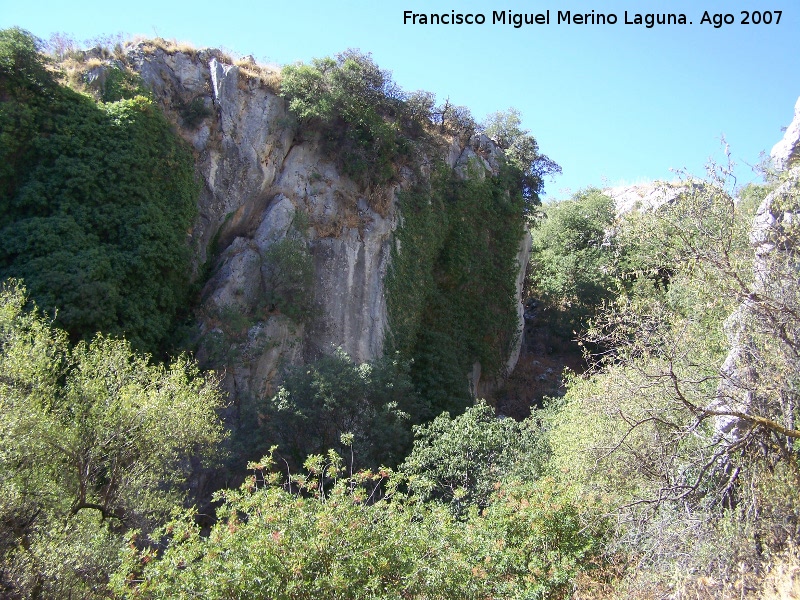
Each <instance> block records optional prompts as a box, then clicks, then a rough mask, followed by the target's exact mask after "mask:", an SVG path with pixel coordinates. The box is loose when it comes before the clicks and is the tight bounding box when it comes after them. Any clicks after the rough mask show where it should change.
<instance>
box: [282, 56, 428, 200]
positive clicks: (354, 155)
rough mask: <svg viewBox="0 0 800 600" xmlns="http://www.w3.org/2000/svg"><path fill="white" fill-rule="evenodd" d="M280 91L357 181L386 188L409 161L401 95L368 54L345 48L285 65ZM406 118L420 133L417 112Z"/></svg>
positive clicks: (346, 173)
mask: <svg viewBox="0 0 800 600" xmlns="http://www.w3.org/2000/svg"><path fill="white" fill-rule="evenodd" d="M281 93H282V94H283V95H284V96H285V97H286V98H287V99H288V101H289V110H290V111H291V112H292V113H293V114H294V115H295V116H296V117H297V119H298V120H299V121H300V123H301V124H302V125H304V126H308V127H310V128H313V129H314V130H316V131H319V132H320V135H321V138H322V141H323V143H324V145H325V148H326V150H327V152H328V154H329V155H331V156H332V157H335V159H336V160H337V162H338V165H339V168H340V169H341V170H342V172H343V173H344V174H345V175H347V176H349V177H352V178H353V179H355V180H356V181H358V182H361V183H362V184H364V185H366V186H370V185H383V184H386V183H388V182H389V181H391V180H392V179H393V178H394V177H395V174H396V168H397V166H398V164H399V163H400V162H402V161H403V160H404V159H406V158H407V157H408V153H409V149H410V148H409V140H408V139H407V137H406V136H405V135H404V134H403V132H402V131H401V127H400V123H398V119H397V116H398V114H399V112H400V111H402V106H403V102H402V99H401V92H400V90H399V89H398V88H397V87H396V86H395V84H394V83H393V82H392V79H391V75H390V74H389V73H388V72H387V71H383V70H381V69H380V68H379V67H378V66H377V65H376V64H375V63H374V62H373V60H372V58H371V57H370V55H369V54H362V53H360V52H358V51H355V50H347V51H346V52H343V53H341V54H338V55H337V56H336V58H335V59H333V58H322V59H314V60H313V61H312V63H311V64H310V65H304V64H298V65H289V66H286V67H284V68H283V71H282V73H281ZM405 115H406V120H408V121H409V122H410V124H411V129H412V130H414V131H419V127H418V126H417V125H416V124H417V123H418V122H419V119H421V118H423V117H424V115H423V114H422V113H420V111H418V110H417V111H406V112H405ZM400 121H402V119H401V120H400Z"/></svg>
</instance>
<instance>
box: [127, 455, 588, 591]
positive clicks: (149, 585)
mask: <svg viewBox="0 0 800 600" xmlns="http://www.w3.org/2000/svg"><path fill="white" fill-rule="evenodd" d="M251 466H252V467H253V468H254V469H255V471H256V475H255V476H254V477H252V478H250V479H249V480H248V481H247V482H245V484H244V485H243V486H242V488H241V489H240V490H239V491H226V492H223V493H221V494H220V495H219V496H218V498H219V499H220V500H222V501H223V502H224V504H223V505H222V506H221V508H220V509H218V511H217V517H218V521H217V523H216V525H214V526H213V527H212V528H211V531H210V532H209V534H208V535H207V536H201V530H200V528H199V527H198V526H197V525H196V524H195V523H194V521H193V514H192V513H187V514H184V515H182V516H180V517H179V518H177V519H176V520H174V521H173V522H171V523H169V524H168V525H167V526H166V527H164V528H163V529H161V530H160V531H158V532H157V533H156V535H154V536H152V538H151V541H150V544H147V545H145V544H142V543H141V542H140V541H139V540H133V542H134V543H132V544H131V545H130V548H129V550H128V551H127V552H126V555H125V557H124V562H123V564H122V566H121V568H120V569H119V570H118V571H117V573H116V574H115V576H114V584H115V591H116V592H117V593H118V594H120V595H121V596H123V597H136V598H172V597H192V596H195V595H198V594H200V595H203V597H205V598H210V599H215V598H220V599H221V598H232V597H235V598H250V599H258V598H264V599H267V598H270V599H273V598H275V599H292V600H294V599H311V598H315V599H317V598H348V599H376V600H377V599H398V600H399V599H401V598H404V599H409V598H417V599H420V600H421V599H423V598H429V599H430V598H437V599H453V600H455V599H458V600H463V599H475V600H478V599H481V598H487V597H500V598H509V599H518V600H523V599H530V598H542V599H548V598H552V599H555V598H564V597H566V596H567V594H568V593H569V592H570V591H571V589H572V581H573V580H574V578H575V576H576V575H577V574H578V573H580V572H581V571H583V570H586V569H587V568H589V566H590V564H591V562H592V560H593V559H594V558H595V557H596V556H597V547H598V540H599V539H600V538H599V537H597V534H600V533H601V529H602V526H601V525H599V524H595V525H594V526H590V524H588V523H586V522H584V521H582V520H581V519H580V517H579V516H578V514H577V511H576V507H575V505H574V504H572V503H571V501H570V499H569V495H568V494H567V493H565V490H564V489H563V488H559V487H558V486H557V485H556V484H555V483H554V482H553V481H551V480H545V481H542V483H541V484H531V485H514V486H508V487H502V488H499V489H498V490H497V494H496V497H495V499H494V501H493V503H492V504H491V505H490V506H489V508H488V509H487V510H486V511H484V513H483V514H482V515H481V514H479V513H478V512H477V511H475V510H473V511H472V512H471V513H470V516H469V519H468V520H466V521H457V520H455V519H454V518H453V516H452V515H451V514H450V513H449V511H448V510H447V508H446V507H445V506H444V505H441V504H439V503H436V502H429V503H421V502H418V501H417V500H416V499H415V498H409V497H406V496H405V495H403V494H402V493H401V492H399V491H398V490H399V488H400V487H401V485H402V477H399V476H398V475H397V474H393V473H391V472H389V471H388V470H382V471H381V472H379V473H377V474H376V473H371V472H364V471H361V472H357V473H353V474H352V475H350V476H343V472H344V471H345V468H344V464H343V461H342V459H341V458H340V457H339V456H338V455H336V454H335V453H330V454H328V455H327V456H321V455H317V456H311V457H309V459H308V461H307V462H306V468H307V473H305V474H302V475H296V476H293V477H292V480H293V489H297V490H298V493H296V494H295V493H290V492H288V491H287V490H286V489H282V487H281V486H280V479H281V476H280V475H276V474H270V469H271V468H272V467H273V464H272V457H271V455H268V456H266V457H264V459H262V461H261V462H260V463H258V464H253V465H251ZM381 483H384V485H385V487H381V486H379V484H381ZM376 486H377V487H376ZM164 540H169V544H168V545H167V547H166V549H163V541H164ZM160 549H163V552H161V551H159V550H160Z"/></svg>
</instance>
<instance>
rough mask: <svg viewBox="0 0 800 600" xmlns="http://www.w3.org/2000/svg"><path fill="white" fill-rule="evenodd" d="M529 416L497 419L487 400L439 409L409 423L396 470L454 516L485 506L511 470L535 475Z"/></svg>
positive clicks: (535, 443)
mask: <svg viewBox="0 0 800 600" xmlns="http://www.w3.org/2000/svg"><path fill="white" fill-rule="evenodd" d="M535 428H536V424H535V423H534V421H533V420H529V421H526V422H524V423H517V422H516V421H514V420H513V419H498V418H496V417H495V415H494V409H492V408H491V407H489V406H487V405H486V404H478V405H476V406H473V407H471V408H468V409H467V410H466V412H464V414H462V415H460V416H458V417H455V418H453V419H451V418H450V416H449V415H448V414H447V413H442V414H441V415H439V416H438V417H436V418H435V419H434V420H433V421H431V422H430V423H427V424H425V425H419V426H417V427H415V428H414V438H415V439H414V448H413V449H412V451H411V453H410V454H409V455H408V457H407V458H406V459H405V461H404V462H403V464H402V465H401V467H400V470H401V471H402V472H403V473H404V474H406V475H407V476H408V478H409V483H408V487H409V490H410V491H411V493H413V494H417V495H419V496H420V497H421V498H423V499H425V500H428V499H431V498H435V499H437V500H441V501H444V502H445V503H448V504H449V505H450V507H451V509H452V511H453V513H454V514H455V515H457V516H464V515H465V514H466V512H467V510H468V508H469V507H470V506H477V507H478V508H480V509H483V508H486V507H487V506H488V505H489V502H490V499H491V497H492V494H493V493H494V491H495V490H496V489H497V487H498V485H499V483H500V482H501V481H505V480H507V479H508V478H509V477H511V476H512V474H514V475H516V476H521V475H522V474H524V475H525V477H526V478H528V479H534V478H535V477H536V476H537V475H538V474H539V471H540V469H541V464H540V463H541V462H542V461H543V459H544V453H543V448H542V447H541V446H540V444H539V440H538V437H537V435H536V433H535Z"/></svg>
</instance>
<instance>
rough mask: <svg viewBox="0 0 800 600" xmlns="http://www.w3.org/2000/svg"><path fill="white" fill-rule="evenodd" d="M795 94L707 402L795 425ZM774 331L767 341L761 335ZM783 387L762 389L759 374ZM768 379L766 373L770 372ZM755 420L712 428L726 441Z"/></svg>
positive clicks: (798, 305)
mask: <svg viewBox="0 0 800 600" xmlns="http://www.w3.org/2000/svg"><path fill="white" fill-rule="evenodd" d="M798 149H800V99H798V103H797V105H796V108H795V118H794V121H793V122H792V125H791V126H790V127H789V128H788V129H787V131H786V135H785V136H784V139H783V140H782V141H781V142H779V143H778V144H776V145H775V147H774V148H773V149H772V153H771V156H772V159H773V165H774V167H775V168H776V169H777V170H778V171H779V172H783V173H782V183H781V184H780V185H779V186H778V187H777V188H776V189H775V190H774V191H773V192H772V193H770V194H769V195H768V196H767V197H766V198H765V199H764V200H763V202H762V203H761V205H760V206H759V208H758V211H757V213H756V217H755V219H754V221H753V229H752V231H751V234H750V242H751V244H752V247H753V250H754V254H755V260H754V264H753V271H754V282H753V285H752V291H751V293H750V294H749V295H748V297H747V298H746V299H745V301H744V302H743V303H742V304H741V305H740V306H739V307H738V308H737V310H736V311H735V312H734V313H733V314H732V315H731V316H730V317H729V318H728V320H727V321H726V323H725V327H726V332H727V335H728V339H729V341H730V344H731V350H730V352H729V354H728V356H727V358H726V360H725V363H724V364H723V366H722V368H721V370H720V372H721V375H722V383H721V384H720V386H719V389H718V397H717V400H716V402H715V403H714V405H713V406H712V407H711V408H713V409H715V410H718V411H722V412H739V413H744V414H748V415H749V414H755V415H760V416H765V417H768V418H771V419H774V420H775V421H777V422H778V423H780V425H782V426H783V427H787V428H789V429H793V428H794V427H795V422H794V419H795V414H796V411H797V404H796V402H797V399H796V393H795V392H794V390H793V389H792V388H793V385H794V384H793V383H792V382H793V381H794V377H795V375H796V373H797V369H798V368H800V365H798V363H797V361H796V356H797V351H798V347H800V319H798V315H800V312H799V311H800V296H799V294H800V290H798V264H800V263H799V262H798V247H800V230H798V218H800V206H798V202H799V201H800V164H798V158H799V157H798ZM765 335H768V336H771V337H772V338H774V340H775V341H774V342H773V343H771V344H765V343H764V336H765ZM765 372H769V378H771V379H772V380H775V381H781V382H782V385H783V386H785V387H781V388H777V389H775V388H770V389H766V388H765V387H764V384H763V383H762V379H764V378H763V377H762V375H763V373H765ZM769 378H767V379H769ZM750 428H752V423H749V422H747V421H745V420H743V419H741V418H739V417H736V416H720V417H718V418H717V421H716V431H717V434H718V435H720V436H724V437H725V438H726V439H727V440H729V442H730V443H734V442H737V441H739V440H740V439H742V438H743V437H744V436H745V435H746V433H747V432H748V431H749V429H750Z"/></svg>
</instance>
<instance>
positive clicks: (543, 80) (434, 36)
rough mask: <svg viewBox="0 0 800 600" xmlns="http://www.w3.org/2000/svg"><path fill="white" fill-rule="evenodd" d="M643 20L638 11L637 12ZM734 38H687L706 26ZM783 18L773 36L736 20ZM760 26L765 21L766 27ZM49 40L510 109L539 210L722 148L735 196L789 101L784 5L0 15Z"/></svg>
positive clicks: (21, 6) (230, 6)
mask: <svg viewBox="0 0 800 600" xmlns="http://www.w3.org/2000/svg"><path fill="white" fill-rule="evenodd" d="M643 7H644V8H643ZM548 9H549V10H550V12H551V24H550V25H529V26H523V27H522V28H519V29H515V28H514V27H512V26H510V25H505V26H504V25H500V24H497V25H492V24H491V15H492V11H494V10H511V11H512V12H522V13H540V12H544V11H546V10H548ZM405 10H411V11H413V12H416V13H431V12H446V13H450V12H451V11H452V10H455V11H456V12H460V13H482V14H485V15H486V16H487V23H486V24H484V25H473V26H469V25H438V26H437V25H428V26H422V25H417V26H414V25H404V24H403V11H405ZM558 10H562V11H563V10H570V11H572V12H573V13H581V12H591V11H592V10H594V11H595V12H596V13H615V14H616V15H617V16H618V17H619V21H618V24H617V25H613V26H612V25H605V26H603V25H564V24H561V25H558V24H556V23H555V21H556V13H557V11H558ZM626 10H627V11H628V13H629V15H631V16H632V15H633V14H634V13H636V12H640V13H645V12H652V13H663V12H670V13H685V14H686V15H687V18H688V20H690V21H692V22H693V24H692V25H686V26H680V25H666V26H658V25H656V26H655V27H653V28H651V29H648V28H646V27H644V26H638V25H625V24H623V21H624V13H625V11H626ZM706 10H707V11H708V12H709V13H710V14H712V15H713V14H715V13H730V14H732V15H733V16H734V17H735V23H734V24H732V25H727V26H723V27H721V28H718V29H717V28H714V27H713V26H711V25H701V24H700V20H701V18H702V16H703V12H704V11H706ZM742 10H748V11H756V10H757V11H766V10H770V11H774V10H782V11H783V14H782V17H781V22H780V24H778V25H774V24H773V25H763V24H761V25H742V24H740V22H739V21H740V20H741V14H740V13H741V11H742ZM773 19H774V17H773ZM12 25H17V26H20V27H23V28H25V29H28V30H29V31H31V32H32V33H33V34H35V35H37V36H39V37H41V38H45V39H46V38H48V37H49V36H50V34H51V33H53V32H56V31H59V32H65V33H68V34H70V35H72V36H73V37H75V38H76V39H78V40H85V39H89V38H94V37H97V36H101V35H108V34H116V33H118V32H123V33H126V34H131V35H135V34H143V35H147V36H154V35H158V36H161V37H164V38H168V39H176V40H178V41H189V42H192V43H193V44H194V45H196V46H213V47H218V48H224V49H226V50H229V51H232V52H233V53H235V54H239V55H245V54H252V55H254V56H255V57H256V58H257V59H259V60H261V61H265V62H275V63H279V64H285V63H291V62H295V61H298V60H302V61H308V60H309V59H311V58H313V57H318V56H326V55H331V54H335V53H336V52H339V51H342V50H344V49H346V48H359V49H361V50H362V51H365V52H371V53H372V55H373V57H374V59H375V60H376V62H377V63H378V64H379V65H380V66H381V67H383V68H384V69H388V70H390V71H392V72H393V76H394V79H395V81H396V82H397V83H398V84H400V86H402V87H403V88H404V89H406V90H416V89H424V90H428V91H431V92H434V93H435V94H436V96H437V98H438V99H440V100H444V99H445V98H448V97H449V98H450V100H451V101H452V102H454V103H455V104H461V105H465V106H468V107H469V108H470V109H471V110H472V112H473V114H474V115H475V117H476V118H477V119H479V120H480V119H482V118H483V117H485V115H487V114H488V113H490V112H493V111H496V110H503V109H506V108H508V107H510V106H513V107H516V108H518V109H519V110H520V111H521V112H522V116H523V120H524V125H525V127H526V128H528V129H530V131H531V133H533V134H534V136H535V137H536V138H537V140H538V141H539V145H540V147H541V150H542V151H543V152H544V153H546V154H547V155H549V156H550V157H551V158H552V159H554V160H555V161H556V162H558V163H559V164H560V165H561V166H562V168H563V171H564V172H563V175H561V176H559V177H557V178H555V180H554V181H551V182H548V183H547V193H548V196H547V197H548V198H550V199H552V198H559V197H563V196H564V195H566V194H567V193H568V190H572V191H576V190H578V189H580V188H582V187H585V186H589V185H597V186H603V185H617V184H620V183H628V182H631V183H635V182H639V181H645V180H651V179H656V178H662V179H664V178H674V175H673V173H671V171H670V169H684V168H685V169H688V171H690V172H692V173H695V174H702V172H703V168H704V165H705V164H706V162H707V160H708V158H709V157H714V158H717V159H720V158H721V157H722V151H721V149H722V147H721V145H720V137H721V136H722V135H724V136H725V138H726V140H727V142H728V144H729V145H730V148H731V153H732V155H733V158H734V160H735V161H736V162H737V163H738V165H739V168H738V171H737V175H738V179H739V181H740V182H746V181H750V180H753V179H755V178H756V176H755V175H753V174H752V172H751V170H750V167H749V166H748V164H755V163H757V162H758V160H759V154H760V153H761V152H762V151H766V152H769V150H770V148H771V147H772V145H773V144H775V143H776V142H777V141H778V140H779V139H780V138H781V137H782V135H783V134H782V132H781V127H785V126H786V125H788V124H789V122H790V121H791V119H792V111H793V107H794V103H795V101H796V100H797V98H798V96H800V52H798V51H797V46H796V44H797V41H796V40H797V38H798V35H799V34H800V6H797V5H796V0H741V1H740V2H732V1H730V0H725V1H719V0H706V1H704V2H698V1H697V0H693V1H688V0H645V1H642V0H628V1H619V0H594V1H591V2H590V1H585V0H571V1H570V0H567V1H563V0H562V1H560V2H556V1H554V0H527V1H519V0H510V1H508V2H498V1H497V0H461V1H458V0H453V1H451V2H442V1H440V0H402V1H401V0H384V1H383V2H364V1H361V0H343V1H340V2H331V1H328V2H317V1H309V0H298V1H295V2H289V1H285V0H284V1H281V2H276V1H273V0H262V1H260V2H253V1H251V0H249V1H248V2H242V1H241V0H231V1H229V2H225V3H223V2H208V1H206V0H195V1H193V2H191V3H188V2H181V3H176V2H169V1H164V0H162V1H158V2H156V1H154V0H138V1H137V2H116V1H111V2H109V1H107V0H106V1H103V2H100V1H97V0H83V1H81V2H72V3H68V2H63V0H61V1H58V2H56V1H52V0H39V1H35V2H20V1H19V0H13V1H11V0H0V27H8V26H12Z"/></svg>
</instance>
